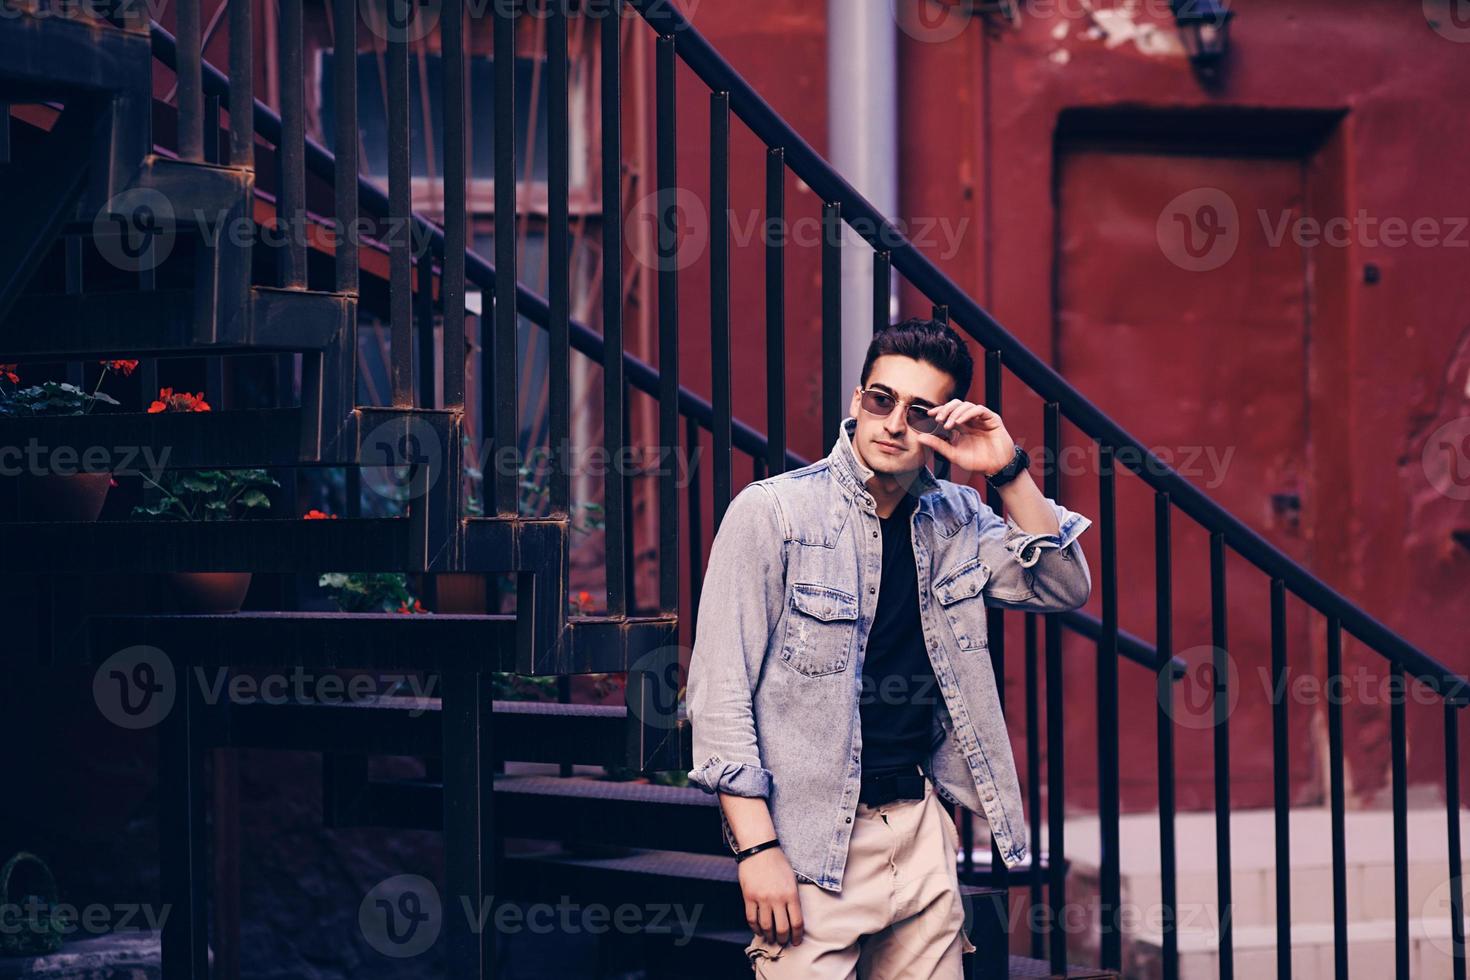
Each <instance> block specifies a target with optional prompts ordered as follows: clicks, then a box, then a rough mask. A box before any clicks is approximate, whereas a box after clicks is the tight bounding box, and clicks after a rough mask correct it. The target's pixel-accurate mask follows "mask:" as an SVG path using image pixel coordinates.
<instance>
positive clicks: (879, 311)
mask: <svg viewBox="0 0 1470 980" xmlns="http://www.w3.org/2000/svg"><path fill="white" fill-rule="evenodd" d="M892 306H893V256H892V254H891V253H889V252H874V253H873V333H875V334H876V333H881V332H882V331H883V329H884V328H885V327H887V326H888V311H889V310H890V309H891V308H892Z"/></svg>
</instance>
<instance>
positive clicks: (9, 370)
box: [0, 364, 20, 385]
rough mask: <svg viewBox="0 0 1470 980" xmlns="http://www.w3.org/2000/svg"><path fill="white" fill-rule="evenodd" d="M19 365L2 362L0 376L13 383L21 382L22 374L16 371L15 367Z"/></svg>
mask: <svg viewBox="0 0 1470 980" xmlns="http://www.w3.org/2000/svg"><path fill="white" fill-rule="evenodd" d="M19 366H20V365H18V364H0V378H4V379H5V380H6V381H9V382H10V383H11V384H13V385H16V384H20V375H18V374H16V373H15V369H16V368H17V367H19Z"/></svg>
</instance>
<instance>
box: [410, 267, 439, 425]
mask: <svg viewBox="0 0 1470 980" xmlns="http://www.w3.org/2000/svg"><path fill="white" fill-rule="evenodd" d="M414 265H415V279H416V282H415V283H414V286H415V288H414V319H415V321H416V322H417V334H418V344H417V347H418V357H417V362H418V375H419V378H418V401H417V404H418V406H419V407H420V408H438V407H439V402H438V398H437V392H436V391H435V388H436V387H437V386H436V384H435V382H437V381H438V380H439V379H438V372H437V371H436V370H435V369H436V367H437V365H435V363H434V361H435V358H434V252H433V249H427V248H426V249H424V251H423V253H422V254H420V255H419V256H418V259H417V261H416V262H415V263H414Z"/></svg>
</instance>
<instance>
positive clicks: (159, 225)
mask: <svg viewBox="0 0 1470 980" xmlns="http://www.w3.org/2000/svg"><path fill="white" fill-rule="evenodd" d="M177 235H178V231H177V229H176V228H175V227H174V207H173V205H172V204H171V203H169V199H168V198H167V197H166V196H164V194H163V192H162V191H158V190H154V189H153V188H151V187H135V188H133V189H132V190H126V191H123V192H122V193H121V194H118V195H116V196H115V197H113V198H112V200H110V201H108V202H107V203H106V204H104V205H103V206H102V209H101V210H99V211H98V212H97V216H96V217H95V218H93V219H92V237H93V238H94V239H95V240H96V242H97V251H98V252H100V253H101V254H102V257H103V258H104V259H106V260H107V261H108V262H109V263H110V264H111V265H113V266H116V267H117V268H119V269H121V270H122V271H124V272H146V271H148V270H150V269H156V268H158V267H159V266H160V265H162V264H163V261H164V259H167V258H168V257H169V253H171V252H172V251H173V249H174V238H175V237H176V236H177Z"/></svg>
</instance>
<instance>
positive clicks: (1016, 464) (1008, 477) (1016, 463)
mask: <svg viewBox="0 0 1470 980" xmlns="http://www.w3.org/2000/svg"><path fill="white" fill-rule="evenodd" d="M1030 465H1031V455H1030V454H1029V453H1027V452H1026V450H1024V449H1022V448H1021V447H1020V446H1017V447H1016V454H1015V455H1014V456H1012V457H1011V461H1010V462H1009V463H1007V464H1006V465H1005V466H1004V467H1003V468H1001V470H1000V471H999V472H997V473H993V474H991V475H990V476H987V477H986V478H985V481H986V482H987V483H989V484H990V485H991V486H992V487H1003V486H1005V485H1006V484H1007V483H1010V482H1011V481H1012V480H1014V479H1015V478H1016V477H1018V476H1020V475H1021V474H1022V473H1024V472H1026V469H1027V467H1029V466H1030Z"/></svg>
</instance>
